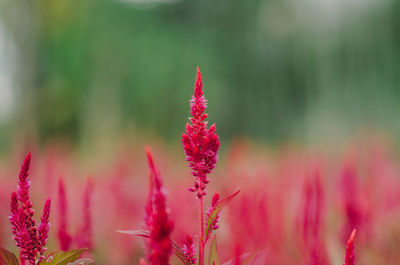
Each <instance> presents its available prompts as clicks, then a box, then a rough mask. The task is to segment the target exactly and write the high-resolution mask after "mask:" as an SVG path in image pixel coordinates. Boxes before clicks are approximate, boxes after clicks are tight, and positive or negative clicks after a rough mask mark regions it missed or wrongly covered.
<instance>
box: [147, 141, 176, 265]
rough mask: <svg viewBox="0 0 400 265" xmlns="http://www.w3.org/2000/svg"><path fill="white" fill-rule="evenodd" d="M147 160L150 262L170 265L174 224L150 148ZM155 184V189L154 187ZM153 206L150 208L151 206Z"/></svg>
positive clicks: (151, 263)
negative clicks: (149, 189) (148, 171)
mask: <svg viewBox="0 0 400 265" xmlns="http://www.w3.org/2000/svg"><path fill="white" fill-rule="evenodd" d="M146 154H147V160H148V165H149V169H150V178H151V180H152V181H151V182H150V188H151V189H152V190H151V192H150V194H151V197H152V198H149V200H148V202H147V204H148V205H147V206H146V212H147V215H148V216H147V217H146V224H147V228H148V229H149V230H150V238H149V254H148V255H149V262H150V265H169V257H170V255H171V253H172V242H171V238H170V235H171V232H172V229H173V222H172V221H170V219H169V213H168V209H167V208H166V198H165V194H164V192H163V187H162V180H161V175H160V173H159V171H158V170H157V168H156V166H155V164H154V159H153V155H152V153H151V150H150V148H148V147H147V148H146ZM152 183H154V184H155V185H154V187H153V185H152ZM150 203H151V204H152V205H151V206H149V204H150Z"/></svg>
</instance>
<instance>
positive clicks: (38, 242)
mask: <svg viewBox="0 0 400 265" xmlns="http://www.w3.org/2000/svg"><path fill="white" fill-rule="evenodd" d="M30 162H31V153H28V154H27V155H26V157H25V159H24V162H23V163H22V166H21V170H20V173H19V176H18V177H19V180H18V186H17V191H16V192H13V193H12V194H11V201H10V216H9V220H10V223H11V228H12V232H13V234H14V240H15V241H16V245H17V247H18V248H19V249H20V255H21V264H26V263H28V264H30V265H34V264H35V263H36V258H38V259H39V261H40V260H41V259H42V254H43V252H44V251H45V245H46V243H47V236H48V231H49V217H50V200H49V199H48V200H47V201H46V203H45V206H44V210H43V216H42V218H41V223H40V224H39V226H38V227H36V220H35V218H34V210H33V204H32V201H31V199H30V196H29V189H30V181H29V178H28V175H29V167H30Z"/></svg>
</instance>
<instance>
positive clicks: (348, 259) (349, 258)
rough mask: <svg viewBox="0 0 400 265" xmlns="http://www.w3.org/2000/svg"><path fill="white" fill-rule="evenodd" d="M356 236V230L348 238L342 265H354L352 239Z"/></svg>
mask: <svg viewBox="0 0 400 265" xmlns="http://www.w3.org/2000/svg"><path fill="white" fill-rule="evenodd" d="M355 236H356V229H353V231H352V232H351V235H350V238H349V240H348V241H347V244H346V255H345V256H344V263H343V265H354V264H355V263H354V259H355V258H354V257H355V256H354V238H355Z"/></svg>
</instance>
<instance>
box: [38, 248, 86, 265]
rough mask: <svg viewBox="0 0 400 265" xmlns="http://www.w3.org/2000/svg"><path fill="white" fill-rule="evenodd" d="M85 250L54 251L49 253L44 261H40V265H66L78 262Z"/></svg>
mask: <svg viewBox="0 0 400 265" xmlns="http://www.w3.org/2000/svg"><path fill="white" fill-rule="evenodd" d="M86 250H87V249H76V250H69V251H56V252H53V253H50V254H49V255H48V256H47V257H46V258H45V259H44V260H42V262H40V265H66V264H68V263H71V262H75V261H76V260H78V259H79V257H80V255H81V254H82V253H83V252H84V251H86ZM77 264H79V263H77Z"/></svg>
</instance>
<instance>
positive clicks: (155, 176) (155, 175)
mask: <svg viewBox="0 0 400 265" xmlns="http://www.w3.org/2000/svg"><path fill="white" fill-rule="evenodd" d="M145 150H146V156H147V163H148V165H149V169H150V176H149V177H150V183H151V184H153V183H154V184H155V185H156V186H155V187H156V189H160V188H161V185H162V182H161V178H160V175H159V172H158V170H157V168H156V166H155V163H154V158H153V153H152V152H151V148H150V147H149V146H147V145H146V146H145Z"/></svg>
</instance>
